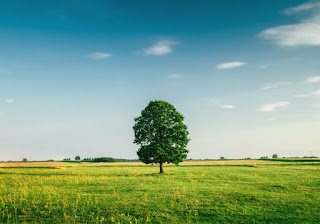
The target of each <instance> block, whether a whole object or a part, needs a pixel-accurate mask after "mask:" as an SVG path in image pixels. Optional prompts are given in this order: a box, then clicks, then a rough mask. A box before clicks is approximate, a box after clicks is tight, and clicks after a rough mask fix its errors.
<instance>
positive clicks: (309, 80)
mask: <svg viewBox="0 0 320 224" xmlns="http://www.w3.org/2000/svg"><path fill="white" fill-rule="evenodd" d="M305 82H306V83H317V82H320V76H312V77H309V78H307V79H306V80H305Z"/></svg>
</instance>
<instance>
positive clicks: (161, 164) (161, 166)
mask: <svg viewBox="0 0 320 224" xmlns="http://www.w3.org/2000/svg"><path fill="white" fill-rule="evenodd" d="M160 173H163V163H160Z"/></svg>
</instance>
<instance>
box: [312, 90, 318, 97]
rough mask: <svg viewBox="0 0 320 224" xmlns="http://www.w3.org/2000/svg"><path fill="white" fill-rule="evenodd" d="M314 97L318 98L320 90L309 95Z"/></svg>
mask: <svg viewBox="0 0 320 224" xmlns="http://www.w3.org/2000/svg"><path fill="white" fill-rule="evenodd" d="M311 94H312V95H314V96H320V89H319V90H316V91H314V92H312V93H311Z"/></svg>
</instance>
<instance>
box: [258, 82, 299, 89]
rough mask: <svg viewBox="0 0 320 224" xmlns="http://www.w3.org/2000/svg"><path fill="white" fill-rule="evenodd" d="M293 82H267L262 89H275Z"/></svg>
mask: <svg viewBox="0 0 320 224" xmlns="http://www.w3.org/2000/svg"><path fill="white" fill-rule="evenodd" d="M291 84H293V83H292V82H274V83H267V84H265V85H264V86H263V87H262V89H264V90H267V89H273V88H277V87H279V86H287V85H291Z"/></svg>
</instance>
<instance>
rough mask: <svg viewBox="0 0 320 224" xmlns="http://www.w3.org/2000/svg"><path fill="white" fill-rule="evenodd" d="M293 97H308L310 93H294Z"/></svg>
mask: <svg viewBox="0 0 320 224" xmlns="http://www.w3.org/2000/svg"><path fill="white" fill-rule="evenodd" d="M292 97H295V98H306V97H309V95H307V94H297V95H293V96H292Z"/></svg>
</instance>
